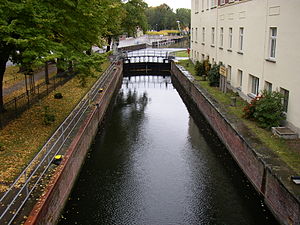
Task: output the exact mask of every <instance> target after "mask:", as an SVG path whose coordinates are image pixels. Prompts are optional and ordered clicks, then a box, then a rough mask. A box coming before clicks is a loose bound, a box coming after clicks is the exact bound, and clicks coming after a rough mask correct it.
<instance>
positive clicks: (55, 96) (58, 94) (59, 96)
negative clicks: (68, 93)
mask: <svg viewBox="0 0 300 225" xmlns="http://www.w3.org/2000/svg"><path fill="white" fill-rule="evenodd" d="M54 98H55V99H61V98H63V95H62V94H61V93H55V94H54Z"/></svg>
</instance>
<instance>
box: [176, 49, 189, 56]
mask: <svg viewBox="0 0 300 225" xmlns="http://www.w3.org/2000/svg"><path fill="white" fill-rule="evenodd" d="M175 56H176V57H189V55H188V53H187V50H184V51H178V52H175Z"/></svg>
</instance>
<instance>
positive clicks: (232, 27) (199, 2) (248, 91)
mask: <svg viewBox="0 0 300 225" xmlns="http://www.w3.org/2000/svg"><path fill="white" fill-rule="evenodd" d="M299 12H300V0H192V25H191V28H192V29H191V33H192V38H191V58H192V60H193V61H196V60H199V61H201V60H203V59H206V58H207V57H209V60H210V62H211V63H214V62H216V63H219V62H222V63H223V64H224V65H225V66H226V67H227V71H228V76H227V80H228V83H229V84H230V85H231V86H232V88H233V89H234V90H236V91H238V92H239V93H240V95H241V96H242V97H243V98H245V99H247V100H250V99H251V98H253V97H254V96H256V95H257V94H259V93H260V91H261V90H263V89H268V90H273V91H274V90H278V91H281V92H282V93H283V94H284V96H285V98H284V105H285V109H286V113H287V125H288V126H289V127H290V128H292V129H293V130H295V131H296V132H298V133H300V99H298V98H300V45H298V44H299V43H298V42H299V41H300V17H299V15H298V13H299Z"/></svg>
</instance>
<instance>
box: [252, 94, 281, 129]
mask: <svg viewBox="0 0 300 225" xmlns="http://www.w3.org/2000/svg"><path fill="white" fill-rule="evenodd" d="M282 99H283V95H282V94H281V93H280V92H277V91H274V92H269V91H266V90H265V91H263V92H262V97H261V99H259V101H257V103H256V107H255V112H254V114H253V116H254V118H255V120H256V121H257V122H258V125H259V126H260V127H263V128H268V129H270V128H271V127H278V126H279V125H280V123H281V121H282V120H284V119H285V115H284V107H283V104H282Z"/></svg>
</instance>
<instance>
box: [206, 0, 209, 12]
mask: <svg viewBox="0 0 300 225" xmlns="http://www.w3.org/2000/svg"><path fill="white" fill-rule="evenodd" d="M206 9H207V10H208V9H209V0H207V1H206Z"/></svg>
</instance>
